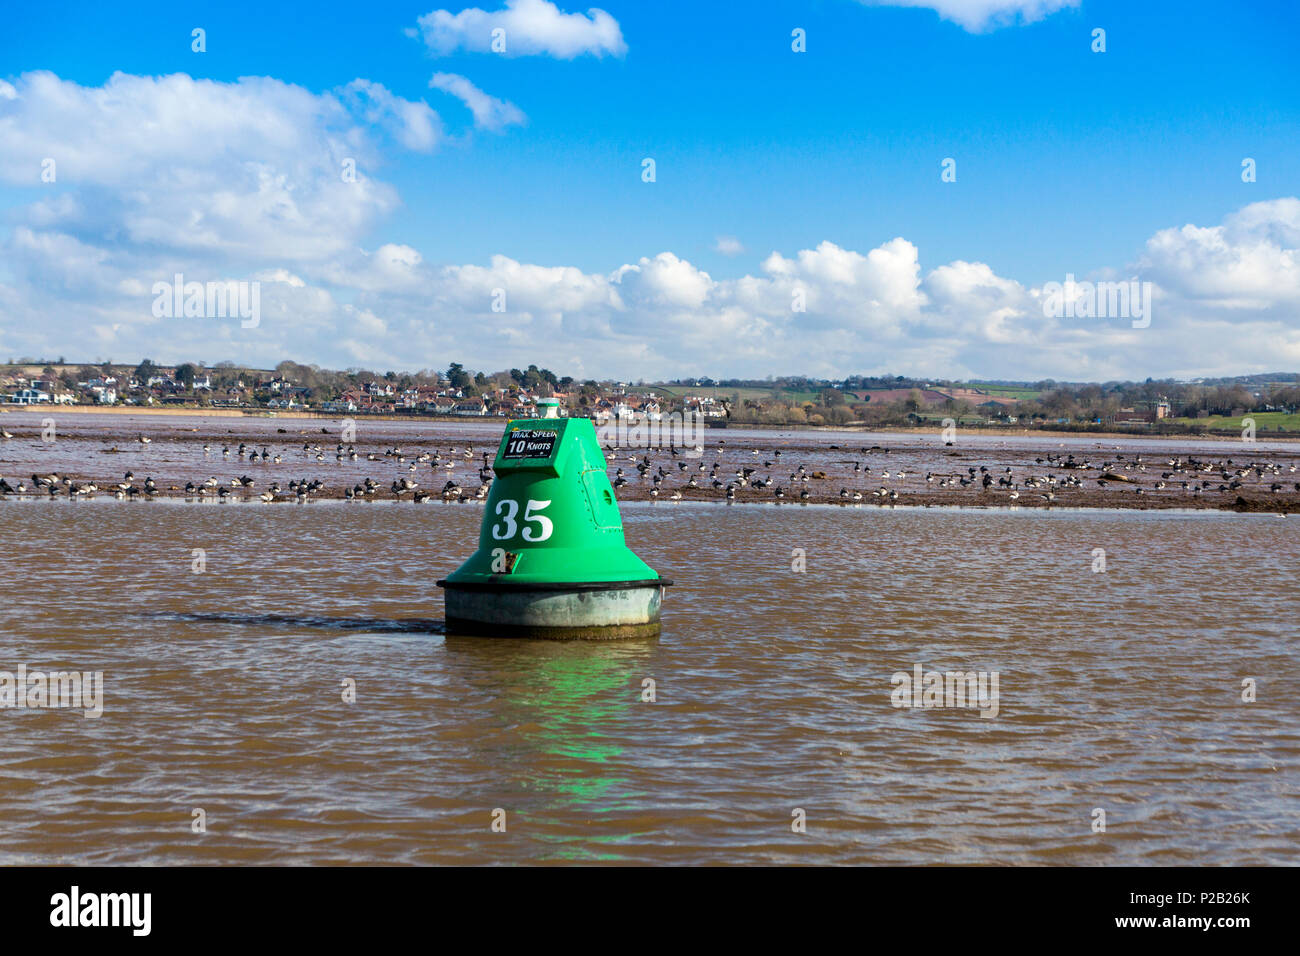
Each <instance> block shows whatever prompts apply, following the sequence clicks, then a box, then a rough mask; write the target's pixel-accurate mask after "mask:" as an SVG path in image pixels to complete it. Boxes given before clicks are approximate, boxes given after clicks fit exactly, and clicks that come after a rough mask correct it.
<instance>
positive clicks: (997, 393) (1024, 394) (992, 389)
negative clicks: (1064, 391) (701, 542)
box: [966, 382, 1043, 400]
mask: <svg viewBox="0 0 1300 956" xmlns="http://www.w3.org/2000/svg"><path fill="white" fill-rule="evenodd" d="M966 384H968V385H969V386H970V387H971V388H978V389H979V390H980V391H984V392H988V393H989V394H990V395H992V396H993V397H994V398H1018V399H1022V400H1023V399H1027V398H1037V397H1038V396H1039V395H1041V394H1043V393H1042V392H1040V391H1039V390H1038V389H1036V388H1021V387H1020V386H1018V385H986V384H984V383H983V382H967V383H966Z"/></svg>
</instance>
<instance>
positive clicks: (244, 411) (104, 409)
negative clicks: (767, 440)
mask: <svg viewBox="0 0 1300 956" xmlns="http://www.w3.org/2000/svg"><path fill="white" fill-rule="evenodd" d="M56 410H57V414H60V415H64V414H70V413H71V414H77V415H107V416H113V415H158V416H163V417H183V416H189V417H200V418H203V417H208V418H245V419H247V418H276V419H298V420H308V421H310V420H317V421H321V420H332V421H339V420H341V419H344V418H356V419H357V420H358V421H389V422H415V421H427V422H439V423H447V422H470V423H480V424H483V423H487V422H493V421H499V422H501V423H502V424H503V425H504V424H505V423H506V422H508V421H510V419H508V418H502V417H500V416H496V415H429V414H427V413H421V414H416V415H398V414H372V413H370V412H350V413H340V412H320V411H282V410H280V409H252V408H176V407H163V408H158V407H149V406H143V405H142V406H132V405H104V406H99V405H52V404H50V405H3V406H0V414H6V413H9V412H32V413H39V412H42V411H49V412H56ZM735 429H748V430H753V431H798V432H850V433H853V432H864V433H880V434H891V433H893V434H899V435H932V434H934V433H935V432H936V431H937V430H938V429H937V428H935V427H933V426H931V427H924V426H917V425H853V424H849V425H809V424H806V423H793V422H792V423H790V424H784V425H783V424H774V423H770V422H731V421H729V422H728V423H727V426H726V427H725V428H712V429H709V431H710V433H715V432H716V433H718V435H719V437H724V436H725V435H726V433H727V431H729V430H735ZM957 431H958V433H959V434H962V435H980V436H987V437H993V438H996V437H1005V438H1034V437H1037V436H1043V437H1047V438H1052V437H1054V436H1071V437H1076V438H1096V439H1099V440H1112V439H1116V438H1139V439H1145V440H1148V441H1154V440H1160V439H1166V440H1170V441H1232V440H1236V439H1239V436H1238V435H1237V433H1235V432H1200V433H1197V432H1182V431H1178V432H1148V431H1140V432H1139V431H1121V432H1117V431H1089V430H1086V429H1077V428H1063V429H1055V428H1051V427H1046V426H1044V427H1041V428H990V427H987V426H980V425H959V426H958V427H957ZM1255 437H1256V439H1257V440H1259V441H1273V442H1288V443H1300V434H1297V433H1294V432H1263V431H1261V432H1257V433H1256V436H1255Z"/></svg>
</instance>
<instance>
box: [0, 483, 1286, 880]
mask: <svg viewBox="0 0 1300 956" xmlns="http://www.w3.org/2000/svg"><path fill="white" fill-rule="evenodd" d="M480 515H481V507H480V506H478V505H476V504H466V505H444V504H430V505H428V506H426V507H420V508H415V507H411V506H410V505H409V504H407V505H405V506H403V505H402V504H399V503H396V502H393V503H386V502H376V503H374V504H372V505H368V506H364V507H363V506H356V505H349V504H346V503H342V502H332V501H313V502H309V503H307V504H303V505H293V504H289V505H285V506H281V507H261V506H259V505H258V503H256V502H253V503H251V504H240V503H237V502H234V501H228V502H215V501H214V502H207V503H201V504H200V503H186V502H184V501H180V500H170V501H167V500H157V501H114V500H112V499H104V498H99V499H95V500H81V501H67V500H41V499H33V500H25V501H24V500H12V499H11V500H9V501H4V502H0V551H2V553H3V554H4V556H5V561H6V575H5V586H4V589H3V594H2V596H0V671H8V672H11V673H12V672H16V670H17V669H18V667H19V666H20V665H25V666H26V668H27V669H28V670H29V671H32V670H38V669H39V670H42V671H45V672H49V671H56V670H74V669H75V670H78V671H86V672H92V671H102V672H103V699H102V706H103V713H102V716H100V717H98V718H87V717H85V716H83V712H82V711H80V710H71V709H36V708H8V709H3V710H0V729H2V732H3V740H4V749H3V753H2V754H0V863H7V864H15V863H120V864H159V863H182V864H183V863H209V864H211V863H237V864H247V863H275V864H294V863H331V864H344V863H350V864H367V863H466V864H477V863H505V864H518V863H566V862H583V863H586V862H599V861H608V862H619V863H672V864H708V863H727V864H754V863H783V864H812V863H892V864H929V863H1001V864H1067V863H1068V864H1175V863H1189V864H1295V863H1297V862H1298V861H1300V851H1298V850H1297V847H1298V846H1300V795H1298V794H1300V730H1298V729H1297V724H1298V722H1297V716H1298V715H1300V706H1298V705H1297V701H1298V700H1300V680H1298V679H1297V672H1296V644H1297V622H1298V621H1300V587H1297V584H1296V567H1297V563H1298V561H1300V534H1298V532H1300V526H1298V525H1297V521H1300V519H1298V518H1295V517H1290V518H1281V517H1276V516H1272V515H1254V514H1248V515H1237V514H1227V513H1216V512H1200V513H1186V512H1170V511H1160V512H1137V511H1068V510H1026V511H999V510H979V511H975V510H959V509H923V508H922V509H907V508H898V509H880V508H872V507H846V508H842V507H833V506H827V507H819V506H800V505H786V506H780V507H778V506H772V505H749V506H728V505H725V504H691V503H689V502H677V503H669V502H662V501H660V502H653V503H650V502H647V503H633V504H628V505H625V506H624V515H625V523H626V528H627V536H628V540H629V543H630V544H631V545H632V546H633V547H634V548H635V549H636V550H638V551H639V552H640V553H641V554H642V555H643V556H644V557H645V558H646V559H647V560H648V561H649V562H650V563H651V564H652V565H654V566H655V567H657V568H658V569H659V570H660V571H661V572H662V573H663V574H665V575H666V576H668V577H671V578H673V579H675V581H676V582H677V584H676V586H675V587H673V588H671V589H670V590H669V592H668V595H667V597H666V601H665V611H664V621H663V633H662V635H661V636H660V637H659V638H658V639H655V640H650V641H641V642H631V643H618V644H591V643H574V644H561V643H546V642H525V641H512V640H494V639H482V638H475V639H468V638H455V637H448V636H446V635H445V634H444V633H443V628H442V623H441V620H442V598H441V594H440V593H439V591H438V589H437V588H436V587H434V584H433V582H434V581H435V580H436V579H437V578H440V577H442V576H444V575H445V574H446V573H447V572H448V571H451V570H452V569H454V568H455V567H456V566H457V565H458V564H459V562H460V561H461V560H462V558H463V557H464V556H465V555H466V554H467V553H468V552H469V550H471V548H472V546H473V544H472V543H473V541H474V537H475V534H476V532H477V527H478V522H479V518H480ZM1098 548H1102V549H1104V550H1105V557H1106V570H1105V571H1104V572H1094V571H1093V570H1092V569H1093V566H1094V563H1095V562H1096V560H1097V559H1096V557H1095V556H1094V549H1098ZM194 549H201V550H202V551H203V552H204V555H203V557H204V560H205V565H204V567H203V570H202V571H201V573H196V572H195V563H194V562H195V560H196V558H195V555H194ZM795 549H802V550H803V552H804V555H805V560H806V570H805V571H803V572H796V571H793V570H792V564H793V563H794V560H793V558H792V552H794V551H795ZM916 665H921V667H922V669H923V670H927V671H928V670H931V669H933V670H939V671H949V670H966V671H984V672H996V673H997V674H998V676H999V706H998V712H997V714H996V716H991V717H987V718H986V717H981V716H980V712H979V711H977V710H973V709H968V708H897V707H895V706H894V705H893V703H892V701H891V692H892V691H893V690H894V684H893V682H892V675H894V674H895V673H896V672H904V673H910V672H912V670H913V668H914V666H916ZM646 678H651V679H653V680H654V681H655V682H656V684H655V694H656V700H655V701H654V702H645V701H643V700H642V695H643V681H644V680H645V679H646ZM1247 678H1252V679H1254V681H1255V682H1256V684H1257V689H1256V694H1257V699H1256V700H1255V702H1253V703H1246V702H1243V701H1242V693H1243V691H1242V682H1243V680H1245V679H1247ZM348 681H354V682H355V688H356V700H355V702H354V703H345V702H344V700H343V694H342V689H343V686H344V684H345V682H348ZM200 809H201V810H202V811H203V812H204V815H205V821H206V832H204V833H196V832H194V823H193V821H194V819H195V811H196V810H200ZM497 809H500V810H504V811H505V832H494V831H493V828H492V824H493V819H494V816H493V811H494V810H497ZM797 809H798V810H802V811H803V812H804V813H805V814H806V832H804V833H796V832H793V830H792V820H793V819H794V816H793V814H794V813H795V811H796V810H797ZM1097 809H1102V810H1104V811H1105V814H1106V817H1105V824H1106V829H1105V832H1094V826H1095V823H1094V821H1095V819H1096V815H1095V813H1094V811H1096V810H1097Z"/></svg>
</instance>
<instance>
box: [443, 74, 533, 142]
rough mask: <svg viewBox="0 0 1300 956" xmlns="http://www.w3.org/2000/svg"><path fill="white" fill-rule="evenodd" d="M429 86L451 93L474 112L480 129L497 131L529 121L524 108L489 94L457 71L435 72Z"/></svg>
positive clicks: (475, 122)
mask: <svg viewBox="0 0 1300 956" xmlns="http://www.w3.org/2000/svg"><path fill="white" fill-rule="evenodd" d="M429 86H430V87H432V88H434V89H438V90H442V91H443V92H444V93H450V94H451V95H452V96H454V97H456V98H457V99H458V100H460V101H461V102H462V103H464V104H465V105H466V106H467V107H469V111H470V112H471V113H473V114H474V125H475V126H477V127H478V128H479V129H487V130H492V131H493V132H497V131H500V130H503V129H505V128H506V127H507V126H522V125H523V124H524V123H526V122H528V117H526V116H525V115H524V112H523V110H521V109H520V108H519V107H517V106H515V104H514V103H509V102H507V101H505V100H499V99H497V98H496V97H493V96H488V95H487V94H486V93H484V92H483V91H482V90H480V89H479V88H478V87H477V86H475V85H474V84H473V83H471V82H470V81H469V80H467V79H466V78H465V77H463V76H459V75H458V74H456V73H435V74H434V75H433V79H431V80H430V81H429Z"/></svg>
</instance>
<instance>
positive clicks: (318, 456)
mask: <svg viewBox="0 0 1300 956" xmlns="http://www.w3.org/2000/svg"><path fill="white" fill-rule="evenodd" d="M139 441H140V443H141V444H148V443H149V439H148V438H147V437H145V436H141V438H140V439H139ZM113 450H115V449H113ZM203 455H204V457H205V458H213V457H216V456H218V455H219V456H220V458H221V459H222V460H229V459H231V458H234V459H235V460H238V461H243V462H247V463H248V464H253V465H255V464H257V463H259V462H261V463H264V464H265V463H274V464H277V465H278V464H281V463H282V462H284V461H286V458H287V457H288V456H289V453H288V452H285V451H280V452H277V453H274V454H273V453H272V452H271V450H270V448H269V446H266V445H263V446H262V447H261V451H258V449H257V447H256V446H253V445H249V444H247V443H244V442H241V443H240V444H239V445H238V446H237V447H235V448H234V449H233V450H232V448H231V446H229V445H225V446H222V447H221V449H220V451H219V452H218V451H217V450H216V449H214V448H213V446H212V445H210V444H205V445H204V446H203ZM300 457H301V458H302V459H304V460H306V461H311V460H315V461H325V460H327V456H326V449H324V448H323V447H322V446H321V445H318V444H317V445H313V444H311V443H309V442H304V443H303V446H302V453H301V456H300ZM333 457H334V459H335V460H336V461H337V462H343V461H358V460H360V459H361V457H362V456H360V455H359V453H358V452H357V450H356V448H355V446H352V445H345V444H344V443H343V442H339V443H338V444H337V445H336V446H335V448H334V449H333ZM364 457H365V460H366V461H374V462H387V463H390V464H394V465H397V466H400V467H403V468H404V470H405V472H406V473H405V474H402V475H399V476H398V477H396V478H394V479H393V480H392V482H391V483H390V484H388V485H387V487H386V488H385V486H384V484H382V483H381V482H378V481H375V480H374V479H373V478H371V477H369V476H366V477H365V478H364V479H363V480H361V481H359V482H356V483H355V484H349V485H344V487H343V488H342V496H343V498H344V499H346V500H349V501H351V500H370V499H374V498H376V497H388V496H391V497H392V498H395V499H398V500H410V501H413V502H416V503H417V504H418V503H423V502H426V501H434V500H441V501H449V502H462V501H482V500H484V499H485V498H486V497H487V493H488V491H489V489H490V488H491V485H492V477H493V476H492V467H491V465H490V464H489V462H488V456H487V453H486V452H484V453H483V454H482V457H481V463H480V464H479V465H478V469H477V471H478V484H477V486H476V487H474V488H466V487H464V486H462V484H461V482H460V481H459V480H457V478H455V477H454V476H453V475H452V472H453V471H454V470H455V469H456V467H457V466H459V465H463V464H464V463H466V462H473V461H474V458H475V455H474V450H473V448H472V447H466V448H465V449H464V450H463V451H462V450H459V449H457V448H455V447H453V448H451V449H450V451H449V452H447V453H446V454H445V455H444V454H443V453H442V452H440V451H436V450H435V451H423V452H420V453H419V454H414V453H407V452H404V451H403V450H402V449H401V448H399V447H392V448H389V449H387V450H386V451H384V452H382V453H378V452H375V453H371V454H368V455H366V456H364ZM421 465H427V466H429V468H430V469H432V472H433V478H432V480H430V482H429V486H430V487H434V488H436V486H437V483H438V482H439V481H441V482H442V485H441V488H440V489H438V490H436V491H429V490H427V489H426V488H423V487H421V483H420V481H419V479H418V477H417V473H418V471H419V467H420V466H421ZM444 478H445V479H446V480H443V479H444ZM258 487H259V485H258V480H257V479H256V478H254V477H253V476H251V475H249V474H247V473H245V474H240V475H236V476H233V477H231V478H229V479H219V478H217V476H216V475H210V476H209V477H208V478H206V479H202V480H199V481H187V482H186V483H185V485H184V486H183V487H182V486H180V485H174V484H173V485H168V486H166V487H163V486H162V485H159V484H158V482H156V481H155V480H154V479H153V477H152V476H146V477H145V478H144V480H143V481H137V479H136V476H135V473H134V472H132V471H127V472H126V473H125V474H124V475H123V476H122V480H121V481H112V482H106V483H103V484H100V483H97V482H96V481H93V480H77V479H74V478H73V477H72V476H70V475H66V474H65V475H59V474H58V473H49V474H44V475H40V474H34V475H32V476H31V484H30V485H29V484H28V483H27V482H26V481H23V480H19V481H17V483H16V484H10V483H9V482H8V481H7V480H6V479H4V478H0V495H45V496H49V497H52V498H53V497H60V496H66V497H68V498H82V497H91V496H94V495H96V494H98V493H100V492H104V493H111V494H112V495H113V496H114V497H116V498H119V499H136V498H146V499H147V498H153V497H156V496H158V495H163V494H177V493H180V494H183V495H184V497H186V498H192V499H203V498H214V499H218V500H224V499H226V498H230V497H232V496H233V497H236V498H240V499H251V498H252V497H253V496H254V495H256V497H257V498H258V499H259V500H261V501H264V502H267V503H271V502H275V501H291V500H296V501H299V502H302V501H306V500H308V499H309V498H311V497H312V496H320V495H321V494H322V493H323V492H328V490H329V489H328V488H327V485H326V483H325V481H324V480H323V479H321V478H310V479H309V478H306V477H303V478H297V479H290V480H289V481H288V482H287V483H286V484H284V485H282V484H281V482H280V481H278V480H274V481H271V482H270V483H269V484H268V485H267V486H266V490H265V491H262V492H261V493H260V494H259V493H258Z"/></svg>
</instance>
